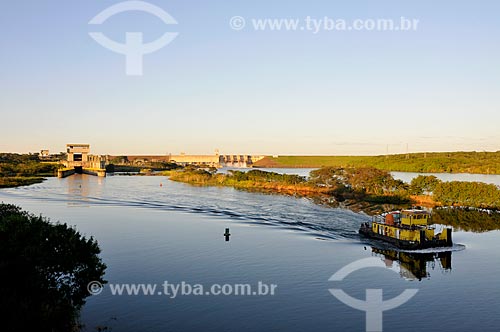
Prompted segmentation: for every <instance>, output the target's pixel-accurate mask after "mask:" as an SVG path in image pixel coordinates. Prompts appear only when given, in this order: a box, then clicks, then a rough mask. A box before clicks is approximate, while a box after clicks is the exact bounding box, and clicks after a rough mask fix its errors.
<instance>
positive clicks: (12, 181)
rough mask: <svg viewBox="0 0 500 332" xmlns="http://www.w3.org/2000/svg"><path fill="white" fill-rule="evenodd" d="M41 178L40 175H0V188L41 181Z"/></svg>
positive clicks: (27, 184)
mask: <svg viewBox="0 0 500 332" xmlns="http://www.w3.org/2000/svg"><path fill="white" fill-rule="evenodd" d="M43 180H44V178H42V177H0V188H12V187H20V186H29V185H31V184H35V183H40V182H43Z"/></svg>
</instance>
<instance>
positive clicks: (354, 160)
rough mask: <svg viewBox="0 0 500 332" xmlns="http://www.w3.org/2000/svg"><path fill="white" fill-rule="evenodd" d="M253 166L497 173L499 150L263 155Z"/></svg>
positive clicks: (499, 167)
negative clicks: (361, 154) (392, 153)
mask: <svg viewBox="0 0 500 332" xmlns="http://www.w3.org/2000/svg"><path fill="white" fill-rule="evenodd" d="M254 166H256V167H284V168H288V167H290V168H296V167H297V168H301V167H302V168H320V167H325V166H330V167H375V168H378V169H381V170H385V171H400V172H424V173H477V174H500V151H499V152H449V153H448V152H439V153H411V154H408V155H407V154H397V155H387V156H278V157H276V158H274V157H266V158H264V159H262V160H260V161H258V162H256V163H255V165H254Z"/></svg>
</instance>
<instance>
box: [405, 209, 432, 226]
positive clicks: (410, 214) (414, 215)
mask: <svg viewBox="0 0 500 332" xmlns="http://www.w3.org/2000/svg"><path fill="white" fill-rule="evenodd" d="M429 219H430V213H429V212H427V211H422V210H403V211H401V224H402V225H406V226H427V224H428V222H429Z"/></svg>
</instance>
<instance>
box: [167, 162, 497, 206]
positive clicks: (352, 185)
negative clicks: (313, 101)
mask: <svg viewBox="0 0 500 332" xmlns="http://www.w3.org/2000/svg"><path fill="white" fill-rule="evenodd" d="M170 176H171V177H170V179H171V180H174V181H181V182H187V183H192V184H198V185H219V186H230V187H235V188H242V189H251V190H268V191H278V192H287V193H298V194H304V195H309V196H313V195H327V196H329V197H331V198H333V199H334V200H335V202H347V203H349V204H352V202H355V201H357V202H371V203H376V204H398V205H401V204H410V203H412V200H415V201H414V202H418V203H419V204H421V203H422V202H425V203H427V204H428V205H429V206H431V207H432V206H439V205H442V206H467V207H475V208H487V209H500V188H498V187H497V186H495V185H492V184H485V183H480V182H458V181H454V182H442V181H440V180H439V179H437V178H436V177H435V176H432V175H429V176H428V175H420V176H418V177H416V178H414V179H413V180H412V182H411V183H410V184H409V185H408V184H406V183H404V182H402V181H401V180H396V179H394V178H393V177H392V175H391V174H390V173H389V172H387V171H383V170H379V169H376V168H373V167H360V168H355V167H346V168H343V167H322V168H320V169H317V170H313V171H312V172H311V173H310V176H309V178H308V179H306V178H305V177H301V176H298V175H288V174H278V173H274V172H265V171H262V170H252V171H249V172H241V171H230V172H229V174H217V173H215V172H213V171H212V172H209V171H206V170H203V169H193V168H186V169H185V170H183V171H174V172H172V173H171V174H170Z"/></svg>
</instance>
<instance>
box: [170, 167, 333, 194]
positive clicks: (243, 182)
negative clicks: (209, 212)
mask: <svg viewBox="0 0 500 332" xmlns="http://www.w3.org/2000/svg"><path fill="white" fill-rule="evenodd" d="M170 180H173V181H179V182H186V183H191V184H196V185H209V186H227V187H234V188H239V189H248V190H262V191H269V190H271V191H277V192H287V193H302V194H306V193H321V192H326V191H328V190H327V189H325V188H317V187H315V186H314V185H311V184H310V183H308V182H307V181H306V179H305V177H301V176H298V175H289V174H279V173H274V172H264V171H261V170H251V171H248V172H241V171H229V173H228V174H220V173H215V172H213V171H212V172H210V171H207V170H205V169H192V168H186V169H184V170H181V171H173V172H171V173H170Z"/></svg>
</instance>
